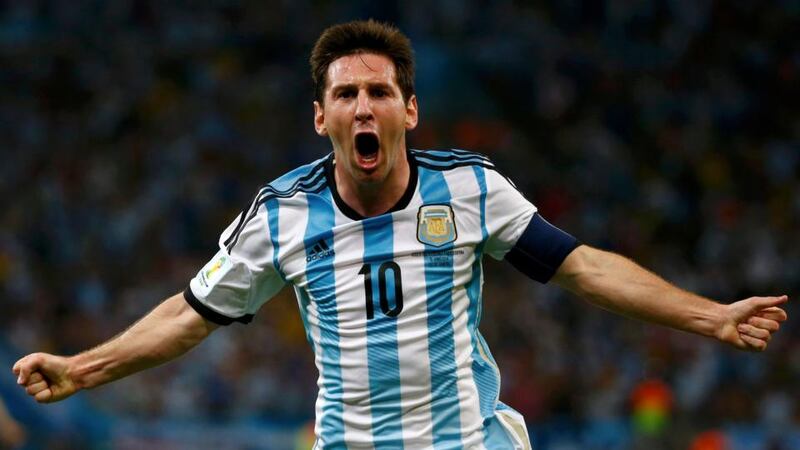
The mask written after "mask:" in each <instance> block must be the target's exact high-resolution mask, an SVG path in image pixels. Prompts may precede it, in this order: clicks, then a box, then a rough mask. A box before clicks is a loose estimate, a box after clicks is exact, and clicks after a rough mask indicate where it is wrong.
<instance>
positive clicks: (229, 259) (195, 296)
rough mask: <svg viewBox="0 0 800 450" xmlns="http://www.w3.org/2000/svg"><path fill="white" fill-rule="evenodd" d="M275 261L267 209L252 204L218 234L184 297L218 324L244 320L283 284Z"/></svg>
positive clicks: (204, 315)
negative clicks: (216, 246)
mask: <svg viewBox="0 0 800 450" xmlns="http://www.w3.org/2000/svg"><path fill="white" fill-rule="evenodd" d="M274 259H275V258H274V251H273V246H272V240H271V235H270V227H269V218H268V211H267V209H266V208H265V207H264V205H260V204H258V203H255V204H254V205H252V206H251V207H250V208H249V209H248V210H246V211H243V212H242V213H241V214H240V215H239V217H237V219H236V220H234V221H233V223H231V225H230V226H228V228H227V229H226V230H225V231H224V232H223V233H222V235H221V236H220V239H219V251H217V253H216V254H215V255H214V257H213V258H211V260H210V261H209V262H208V263H207V264H206V265H205V266H203V268H202V269H200V271H199V272H198V273H197V275H196V276H195V277H194V278H192V280H191V281H190V282H189V287H188V288H187V289H186V291H185V292H184V296H185V297H186V301H187V302H188V303H189V304H190V305H191V306H192V307H193V308H194V309H195V310H196V311H197V312H198V313H199V314H200V315H202V316H203V317H204V318H206V319H208V320H210V321H211V322H214V323H217V324H219V325H228V324H230V323H232V322H242V323H249V322H250V321H251V320H252V318H253V315H254V314H255V313H256V311H258V309H259V308H260V307H261V306H262V305H263V304H264V303H266V302H267V301H268V300H269V299H270V298H272V297H273V296H274V295H275V294H276V293H277V292H278V291H280V289H281V288H282V287H283V285H284V284H285V282H284V279H283V277H282V276H281V274H280V272H279V270H278V269H277V268H276V267H275V263H274V262H273V261H274Z"/></svg>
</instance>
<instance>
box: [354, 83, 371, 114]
mask: <svg viewBox="0 0 800 450" xmlns="http://www.w3.org/2000/svg"><path fill="white" fill-rule="evenodd" d="M372 118H373V115H372V102H371V101H370V99H369V95H368V94H367V92H366V91H364V90H363V89H362V90H359V91H358V100H357V103H356V120H357V121H359V122H366V121H369V120H372Z"/></svg>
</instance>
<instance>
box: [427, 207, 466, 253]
mask: <svg viewBox="0 0 800 450" xmlns="http://www.w3.org/2000/svg"><path fill="white" fill-rule="evenodd" d="M457 237H458V233H457V232H456V221H455V216H454V214H453V208H452V207H450V205H423V206H420V207H419V212H418V213H417V240H418V241H420V242H422V243H423V244H428V245H432V246H434V247H441V246H443V245H445V244H449V243H451V242H453V241H455V240H456V238H457Z"/></svg>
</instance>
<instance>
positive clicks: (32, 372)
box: [13, 353, 78, 403]
mask: <svg viewBox="0 0 800 450" xmlns="http://www.w3.org/2000/svg"><path fill="white" fill-rule="evenodd" d="M69 368H70V366H69V358H66V357H63V356H56V355H50V354H48V353H32V354H30V355H28V356H26V357H24V358H22V359H20V360H19V361H17V362H16V364H14V368H13V371H14V375H16V376H17V384H19V385H20V386H23V387H24V388H25V391H26V392H27V393H28V395H30V396H32V397H33V398H35V399H36V401H37V402H39V403H52V402H57V401H59V400H63V399H65V398H67V397H69V396H70V395H72V394H74V393H75V392H76V391H77V390H78V386H77V385H76V383H75V382H74V380H73V379H72V377H71V375H70V373H69Z"/></svg>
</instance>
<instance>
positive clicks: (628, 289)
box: [554, 246, 723, 336]
mask: <svg viewBox="0 0 800 450" xmlns="http://www.w3.org/2000/svg"><path fill="white" fill-rule="evenodd" d="M562 269H563V270H562ZM554 279H555V280H556V282H558V283H559V284H561V285H562V286H564V287H565V288H567V289H569V290H570V291H572V292H574V293H576V294H577V295H579V296H581V297H583V298H585V299H586V300H587V301H589V302H590V303H592V304H594V305H596V306H599V307H601V308H604V309H607V310H609V311H612V312H615V313H619V314H622V315H625V316H628V317H632V318H635V319H639V320H645V321H648V322H654V323H659V324H661V325H665V326H669V327H672V328H676V329H680V330H684V331H689V332H692V333H697V334H701V335H705V336H717V334H718V333H719V331H720V321H721V318H722V316H723V314H722V313H721V308H722V305H720V304H719V303H716V302H713V301H711V300H708V299H706V298H703V297H701V296H699V295H696V294H693V293H691V292H687V291H685V290H683V289H680V288H678V287H676V286H674V285H672V284H670V283H668V282H667V281H665V280H664V279H662V278H661V277H659V276H658V275H656V274H654V273H652V272H650V271H648V270H646V269H644V268H642V267H641V266H639V265H637V264H636V263H634V262H633V261H631V260H629V259H627V258H624V257H622V256H619V255H616V254H614V253H609V252H604V251H601V250H597V249H593V248H591V247H587V246H581V247H579V248H578V249H576V250H575V251H574V252H573V253H572V254H570V256H569V257H568V259H567V260H565V264H562V268H561V269H559V271H558V273H557V274H556V276H555V277H554Z"/></svg>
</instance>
